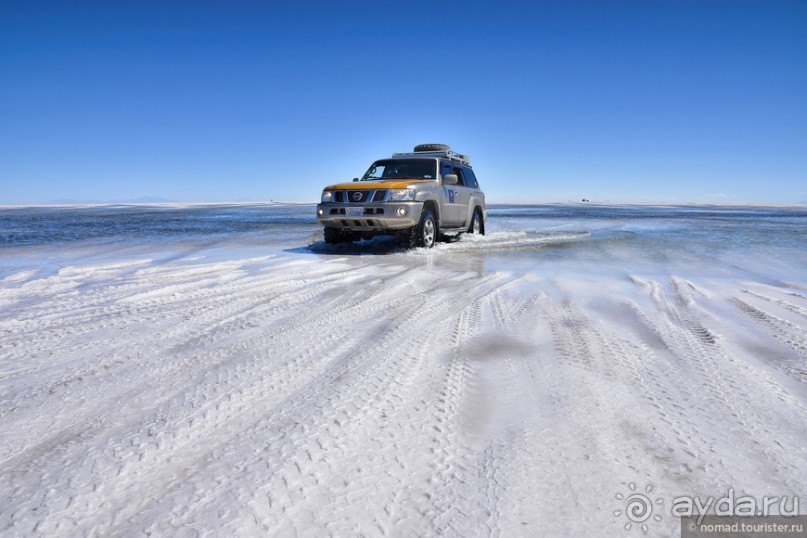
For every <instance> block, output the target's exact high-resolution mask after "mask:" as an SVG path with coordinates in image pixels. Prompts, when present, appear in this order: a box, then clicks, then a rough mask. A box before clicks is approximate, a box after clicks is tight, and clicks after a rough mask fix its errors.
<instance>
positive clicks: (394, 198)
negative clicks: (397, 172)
mask: <svg viewBox="0 0 807 538" xmlns="http://www.w3.org/2000/svg"><path fill="white" fill-rule="evenodd" d="M414 199H415V189H392V190H391V191H389V198H387V200H388V201H390V202H407V201H410V200H414Z"/></svg>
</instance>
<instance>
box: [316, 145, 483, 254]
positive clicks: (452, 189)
mask: <svg viewBox="0 0 807 538" xmlns="http://www.w3.org/2000/svg"><path fill="white" fill-rule="evenodd" d="M486 220H487V210H486V208H485V194H484V193H483V192H482V191H481V190H480V188H479V184H478V182H477V179H476V175H475V174H474V171H473V169H472V168H471V163H470V160H469V159H468V156H467V155H463V154H461V153H456V152H454V151H452V150H451V148H450V147H448V146H446V145H444V144H420V145H417V146H415V148H414V151H413V152H411V153H393V154H392V157H391V158H389V159H380V160H378V161H375V162H374V163H373V164H372V165H370V168H369V169H368V170H367V172H366V173H365V174H364V175H363V176H362V177H361V178H355V179H354V180H353V182H351V183H339V184H336V185H329V186H327V187H325V189H324V190H323V191H322V199H321V203H320V204H319V205H317V221H318V222H319V223H320V224H322V226H324V234H325V242H326V243H343V242H349V241H356V240H358V239H370V238H372V237H375V236H376V235H395V236H397V237H398V239H399V240H400V242H401V243H402V244H403V245H405V246H406V247H425V248H431V247H433V246H434V243H435V241H437V240H438V239H440V237H441V236H442V235H458V234H462V233H472V234H484V233H485V221H486Z"/></svg>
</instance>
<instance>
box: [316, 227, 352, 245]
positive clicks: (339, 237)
mask: <svg viewBox="0 0 807 538" xmlns="http://www.w3.org/2000/svg"><path fill="white" fill-rule="evenodd" d="M324 235H325V242H326V243H327V244H329V245H335V244H337V243H350V242H351V241H354V240H355V237H354V235H353V233H351V232H346V231H344V230H340V229H339V228H332V227H330V226H327V227H326V228H325V231H324Z"/></svg>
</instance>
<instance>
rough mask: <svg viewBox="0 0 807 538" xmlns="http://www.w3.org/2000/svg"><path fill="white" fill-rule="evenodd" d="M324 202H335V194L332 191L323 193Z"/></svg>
mask: <svg viewBox="0 0 807 538" xmlns="http://www.w3.org/2000/svg"><path fill="white" fill-rule="evenodd" d="M322 201H323V202H332V201H333V192H331V191H322Z"/></svg>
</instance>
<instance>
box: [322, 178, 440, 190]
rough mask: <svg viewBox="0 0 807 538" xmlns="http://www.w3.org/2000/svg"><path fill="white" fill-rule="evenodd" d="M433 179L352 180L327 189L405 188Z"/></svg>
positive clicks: (326, 188) (329, 186)
mask: <svg viewBox="0 0 807 538" xmlns="http://www.w3.org/2000/svg"><path fill="white" fill-rule="evenodd" d="M433 181H434V180H433V179H396V180H389V181H352V182H350V183H338V184H336V185H328V186H327V187H325V190H326V191H348V190H350V191H367V190H373V189H405V188H407V187H408V186H409V185H412V184H413V183H431V182H433Z"/></svg>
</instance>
